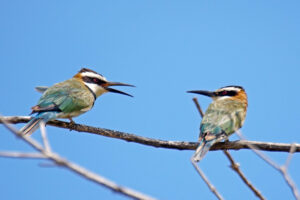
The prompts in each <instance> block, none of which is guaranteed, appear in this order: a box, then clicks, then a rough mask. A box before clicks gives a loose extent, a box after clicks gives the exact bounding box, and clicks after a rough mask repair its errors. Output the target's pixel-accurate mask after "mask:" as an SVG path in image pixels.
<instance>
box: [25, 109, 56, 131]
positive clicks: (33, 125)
mask: <svg viewBox="0 0 300 200" xmlns="http://www.w3.org/2000/svg"><path fill="white" fill-rule="evenodd" d="M56 114H57V112H42V113H39V114H37V115H36V116H35V117H34V118H33V119H31V120H30V121H29V122H28V123H27V124H26V125H25V126H23V127H22V128H21V129H20V132H22V133H23V134H24V135H31V134H32V133H33V132H34V131H36V130H37V129H38V128H39V126H40V123H41V121H43V122H44V123H47V122H48V121H49V120H52V119H55V118H56Z"/></svg>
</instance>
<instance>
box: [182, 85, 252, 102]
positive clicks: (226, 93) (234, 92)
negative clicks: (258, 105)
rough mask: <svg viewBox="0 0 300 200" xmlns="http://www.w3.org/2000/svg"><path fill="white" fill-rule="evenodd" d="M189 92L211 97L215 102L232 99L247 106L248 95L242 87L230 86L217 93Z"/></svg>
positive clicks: (218, 90) (204, 91)
mask: <svg viewBox="0 0 300 200" xmlns="http://www.w3.org/2000/svg"><path fill="white" fill-rule="evenodd" d="M187 92H188V93H195V94H201V95H205V96H209V97H211V98H212V99H213V100H215V101H217V100H223V99H231V100H237V101H241V102H243V103H245V104H246V105H247V94H246V92H245V90H244V88H243V87H241V86H236V85H230V86H226V87H222V88H220V89H217V90H216V91H206V90H191V91H187Z"/></svg>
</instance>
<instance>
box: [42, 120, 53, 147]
mask: <svg viewBox="0 0 300 200" xmlns="http://www.w3.org/2000/svg"><path fill="white" fill-rule="evenodd" d="M40 129H41V136H42V140H43V143H44V147H45V150H46V151H48V152H51V146H50V143H49V140H48V137H47V132H46V124H45V122H44V121H41V122H40Z"/></svg>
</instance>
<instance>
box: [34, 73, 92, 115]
mask: <svg viewBox="0 0 300 200" xmlns="http://www.w3.org/2000/svg"><path fill="white" fill-rule="evenodd" d="M94 101H95V97H94V96H93V93H92V92H91V91H90V90H89V89H88V88H87V86H85V85H84V83H82V82H81V81H79V80H78V79H76V78H71V79H69V80H66V81H64V82H61V83H57V84H55V85H53V86H52V87H50V88H48V89H47V90H46V91H45V92H44V93H43V96H42V97H41V98H40V100H39V102H38V103H37V106H38V110H41V109H47V108H50V109H51V107H57V108H58V109H59V110H60V111H61V113H59V114H58V117H59V118H70V117H75V116H78V115H80V114H82V113H84V112H86V111H88V110H90V109H91V108H92V106H93V104H94ZM38 110H37V111H38Z"/></svg>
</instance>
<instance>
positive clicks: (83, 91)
mask: <svg viewBox="0 0 300 200" xmlns="http://www.w3.org/2000/svg"><path fill="white" fill-rule="evenodd" d="M109 86H131V87H134V86H133V85H129V84H125V83H119V82H109V81H107V80H106V78H105V77H104V76H102V75H101V74H98V73H97V72H95V71H93V70H90V69H87V68H82V69H81V70H80V71H79V72H78V73H77V74H76V75H75V76H74V77H73V78H71V79H69V80H66V81H63V82H60V83H57V84H55V85H53V86H52V87H49V88H47V87H38V88H37V90H38V91H40V92H43V95H42V97H41V98H40V100H39V102H38V103H37V105H36V106H33V107H32V108H31V109H32V113H31V114H33V113H37V115H36V116H35V117H33V119H31V120H30V121H29V122H28V123H27V124H26V125H25V126H24V127H23V128H21V130H20V131H21V132H22V133H24V134H25V135H31V134H32V133H33V132H34V131H35V130H36V129H37V128H39V124H40V122H41V121H43V122H44V123H47V122H48V121H49V120H53V119H57V118H68V119H70V121H71V122H72V123H74V122H73V120H72V118H73V117H76V116H78V115H80V114H82V113H85V112H87V111H89V110H90V109H91V108H92V107H93V106H94V103H95V101H96V99H97V97H99V96H100V95H102V94H104V93H106V92H114V93H119V94H124V95H127V96H131V95H130V94H127V93H125V92H122V91H119V90H116V89H113V88H110V87H109ZM131 97H132V96H131Z"/></svg>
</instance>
